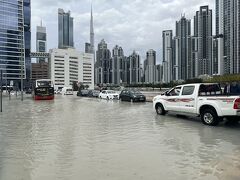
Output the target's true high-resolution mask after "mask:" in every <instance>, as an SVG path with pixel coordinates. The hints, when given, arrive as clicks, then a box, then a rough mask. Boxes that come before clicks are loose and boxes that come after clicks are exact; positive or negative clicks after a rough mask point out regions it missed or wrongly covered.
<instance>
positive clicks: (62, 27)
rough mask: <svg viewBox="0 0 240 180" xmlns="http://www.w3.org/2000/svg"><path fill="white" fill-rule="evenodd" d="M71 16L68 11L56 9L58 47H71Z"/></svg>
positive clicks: (72, 45)
mask: <svg viewBox="0 0 240 180" xmlns="http://www.w3.org/2000/svg"><path fill="white" fill-rule="evenodd" d="M73 47H74V43H73V18H72V17H71V14H70V11H68V12H67V13H65V12H64V10H63V9H58V48H59V49H65V48H73Z"/></svg>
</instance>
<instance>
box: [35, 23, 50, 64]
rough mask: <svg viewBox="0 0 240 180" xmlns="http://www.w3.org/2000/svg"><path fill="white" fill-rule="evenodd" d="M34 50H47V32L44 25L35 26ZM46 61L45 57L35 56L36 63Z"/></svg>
mask: <svg viewBox="0 0 240 180" xmlns="http://www.w3.org/2000/svg"><path fill="white" fill-rule="evenodd" d="M36 51H37V52H46V51H47V32H46V27H43V26H42V22H41V26H37V32H36ZM40 62H46V59H45V58H37V63H40Z"/></svg>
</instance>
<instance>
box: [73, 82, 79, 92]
mask: <svg viewBox="0 0 240 180" xmlns="http://www.w3.org/2000/svg"><path fill="white" fill-rule="evenodd" d="M72 88H73V91H78V84H77V82H76V81H74V82H73V84H72Z"/></svg>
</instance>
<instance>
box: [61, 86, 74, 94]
mask: <svg viewBox="0 0 240 180" xmlns="http://www.w3.org/2000/svg"><path fill="white" fill-rule="evenodd" d="M62 95H73V89H72V88H71V87H64V88H62Z"/></svg>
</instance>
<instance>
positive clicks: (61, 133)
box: [0, 96, 240, 180]
mask: <svg viewBox="0 0 240 180" xmlns="http://www.w3.org/2000/svg"><path fill="white" fill-rule="evenodd" d="M4 106H5V107H7V108H6V109H5V111H4V113H3V114H1V115H0V179H4V180H5V179H11V180H17V179H24V180H30V179H34V180H38V179H39V180H40V179H45V180H54V179H69V180H78V179H90V180H95V179H103V180H108V179H109V180H112V179H119V180H122V179H133V180H134V179H159V178H162V179H218V178H220V177H225V179H231V176H229V175H228V174H227V172H232V171H234V172H235V175H238V174H236V172H240V171H239V170H240V169H239V165H240V163H239V162H240V158H239V149H240V141H239V130H240V127H239V126H237V127H228V126H225V125H220V126H219V127H207V126H204V125H202V123H201V122H200V120H199V119H194V118H181V117H180V118H179V117H176V116H174V115H167V116H157V115H156V114H155V112H154V111H153V109H152V104H150V103H128V102H119V101H106V100H100V99H89V98H79V97H75V96H69V97H65V96H57V98H56V99H55V100H54V101H38V102H35V101H32V100H31V99H26V100H25V101H24V102H23V103H22V102H21V101H19V100H14V99H12V100H11V101H4ZM224 162H227V163H228V162H234V163H232V164H231V163H228V164H227V166H226V164H225V163H224ZM229 164H230V165H229ZM237 170H238V171H237ZM231 174H234V173H231ZM220 179H221V178H220Z"/></svg>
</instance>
